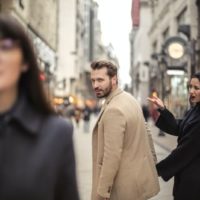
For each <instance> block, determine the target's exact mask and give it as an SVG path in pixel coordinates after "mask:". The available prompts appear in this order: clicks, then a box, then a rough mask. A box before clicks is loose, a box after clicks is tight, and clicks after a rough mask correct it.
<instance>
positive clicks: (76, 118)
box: [74, 106, 82, 128]
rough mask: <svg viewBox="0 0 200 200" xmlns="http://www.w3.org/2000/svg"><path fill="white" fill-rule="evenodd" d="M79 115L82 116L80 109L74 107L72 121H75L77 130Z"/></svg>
mask: <svg viewBox="0 0 200 200" xmlns="http://www.w3.org/2000/svg"><path fill="white" fill-rule="evenodd" d="M81 115H82V111H81V108H79V107H78V106H76V107H75V110H74V119H75V122H76V127H77V128H79V125H80V120H81Z"/></svg>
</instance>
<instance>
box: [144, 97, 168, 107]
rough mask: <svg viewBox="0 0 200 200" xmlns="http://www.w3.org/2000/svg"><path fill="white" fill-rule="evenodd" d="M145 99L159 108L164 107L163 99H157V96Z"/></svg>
mask: <svg viewBox="0 0 200 200" xmlns="http://www.w3.org/2000/svg"><path fill="white" fill-rule="evenodd" d="M147 100H148V101H150V102H151V103H153V104H154V105H155V106H156V107H157V108H159V109H164V108H165V105H164V103H163V101H162V100H161V99H159V98H158V97H148V98H147Z"/></svg>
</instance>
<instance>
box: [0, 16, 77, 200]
mask: <svg viewBox="0 0 200 200" xmlns="http://www.w3.org/2000/svg"><path fill="white" fill-rule="evenodd" d="M39 75H40V74H39V68H38V63H37V57H36V56H35V53H34V50H33V46H32V43H31V41H30V39H29V38H28V36H27V33H26V31H25V30H24V28H23V27H22V25H20V24H19V22H18V21H17V20H16V19H15V18H13V17H11V16H8V15H1V16H0V199H2V200H64V199H69V200H72V199H73V200H78V199H79V198H78V192H77V186H76V176H75V160H74V151H73V143H72V131H73V130H72V126H71V125H70V124H69V123H67V122H66V121H65V120H63V119H61V118H59V117H57V116H56V115H55V113H54V110H53V109H52V108H51V106H50V104H49V102H48V101H47V99H46V97H45V94H44V91H43V89H42V83H41V81H40V80H39Z"/></svg>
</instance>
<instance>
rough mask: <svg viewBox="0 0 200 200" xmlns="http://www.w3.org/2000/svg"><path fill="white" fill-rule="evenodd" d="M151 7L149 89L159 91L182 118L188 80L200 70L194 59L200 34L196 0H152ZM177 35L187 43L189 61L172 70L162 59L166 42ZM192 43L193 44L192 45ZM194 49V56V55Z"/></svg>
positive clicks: (185, 105)
mask: <svg viewBox="0 0 200 200" xmlns="http://www.w3.org/2000/svg"><path fill="white" fill-rule="evenodd" d="M150 6H151V11H152V25H151V28H150V30H149V37H150V43H151V54H152V58H153V59H152V60H151V63H150V90H151V91H156V92H157V93H158V94H159V96H160V97H162V98H163V99H164V101H165V103H166V104H167V105H168V106H169V107H170V108H171V110H173V112H174V113H175V114H176V115H177V116H178V117H179V116H182V115H183V113H184V112H185V108H186V107H187V105H188V99H187V83H188V80H189V78H190V76H191V73H193V72H195V71H196V70H197V63H196V62H195V58H196V55H195V46H196V41H197V35H198V21H197V19H198V17H197V16H198V13H197V6H196V1H195V0H176V1H172V0H166V1H160V0H156V1H155V0H152V1H151V2H150ZM183 26H185V27H186V26H187V28H188V29H187V31H186V32H187V34H185V33H186V32H185V33H184V31H181V27H183ZM183 33H184V34H183ZM174 36H178V37H180V38H182V39H183V40H185V41H186V43H187V49H186V51H187V63H186V65H185V66H184V70H169V69H168V66H167V65H166V63H163V62H162V51H163V45H164V44H165V42H166V41H167V40H168V39H169V38H171V37H174ZM192 42H193V44H194V46H191V43H192ZM193 48H194V49H193ZM191 51H192V54H194V55H191ZM160 55H161V56H160Z"/></svg>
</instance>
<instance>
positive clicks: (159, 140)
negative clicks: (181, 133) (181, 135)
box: [148, 121, 177, 152]
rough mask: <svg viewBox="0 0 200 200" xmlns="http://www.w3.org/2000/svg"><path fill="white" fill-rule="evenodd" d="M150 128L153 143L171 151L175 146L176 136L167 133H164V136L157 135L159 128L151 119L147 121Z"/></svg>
mask: <svg viewBox="0 0 200 200" xmlns="http://www.w3.org/2000/svg"><path fill="white" fill-rule="evenodd" d="M148 123H149V125H150V128H151V133H152V137H153V140H154V143H155V144H157V145H158V146H160V147H162V148H163V149H165V150H166V151H168V152H171V151H172V150H173V149H174V148H176V146H177V137H176V136H173V135H169V134H165V136H158V133H159V129H158V128H157V127H155V125H154V123H153V121H149V122H148Z"/></svg>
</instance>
